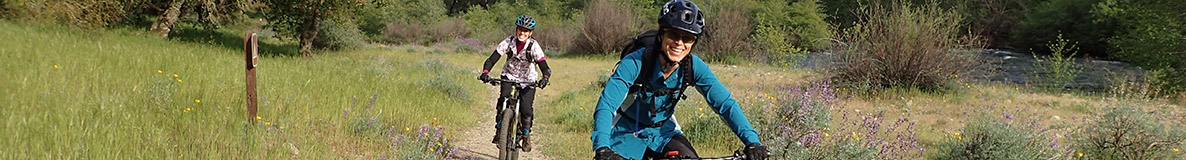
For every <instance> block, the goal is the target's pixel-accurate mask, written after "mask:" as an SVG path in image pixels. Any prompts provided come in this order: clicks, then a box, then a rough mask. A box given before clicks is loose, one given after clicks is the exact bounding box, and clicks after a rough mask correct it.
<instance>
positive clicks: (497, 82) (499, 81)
mask: <svg viewBox="0 0 1186 160" xmlns="http://www.w3.org/2000/svg"><path fill="white" fill-rule="evenodd" d="M502 82H510V83H515V84H522V85H527V86H531V87H535V88H542V87H541V86H540V85H539V84H537V83H536V82H515V81H511V80H508V79H502V78H492V79H489V80H483V81H482V83H489V84H490V85H496V86H497V85H500V84H502Z"/></svg>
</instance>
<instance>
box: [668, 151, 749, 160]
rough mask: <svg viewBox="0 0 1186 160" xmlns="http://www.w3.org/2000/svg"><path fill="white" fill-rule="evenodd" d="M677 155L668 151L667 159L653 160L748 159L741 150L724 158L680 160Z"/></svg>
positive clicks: (709, 158)
mask: <svg viewBox="0 0 1186 160" xmlns="http://www.w3.org/2000/svg"><path fill="white" fill-rule="evenodd" d="M678 154H679V152H678V151H670V152H668V153H667V157H664V158H657V159H655V160H746V159H749V158H747V157H746V156H745V153H742V152H741V150H737V151H733V155H729V156H724V157H707V158H706V157H697V158H682V157H676V156H675V155H678Z"/></svg>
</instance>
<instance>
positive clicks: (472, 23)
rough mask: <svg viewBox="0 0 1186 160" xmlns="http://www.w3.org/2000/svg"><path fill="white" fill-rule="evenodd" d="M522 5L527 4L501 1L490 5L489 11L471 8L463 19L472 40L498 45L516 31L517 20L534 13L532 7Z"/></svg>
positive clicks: (481, 8)
mask: <svg viewBox="0 0 1186 160" xmlns="http://www.w3.org/2000/svg"><path fill="white" fill-rule="evenodd" d="M521 5H526V4H525V3H515V4H510V3H508V2H505V1H500V2H498V3H494V4H492V5H490V7H489V9H486V8H483V7H470V10H469V12H466V13H465V15H462V16H461V17H462V18H463V19H465V26H466V28H465V29H466V30H468V31H469V33H470V37H471V38H475V39H478V41H480V42H482V43H498V41H499V40H502V39H503V38H506V37H507V36H509V35H511V32H512V31H513V30H514V29H515V18H518V17H519V15H531V13H533V12H534V11H531V10H530V9H529V8H530V7H527V6H521ZM533 17H535V16H533Z"/></svg>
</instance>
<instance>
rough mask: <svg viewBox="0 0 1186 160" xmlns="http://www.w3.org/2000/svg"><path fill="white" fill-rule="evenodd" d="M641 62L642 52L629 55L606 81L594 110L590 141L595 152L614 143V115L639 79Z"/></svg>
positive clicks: (619, 63)
mask: <svg viewBox="0 0 1186 160" xmlns="http://www.w3.org/2000/svg"><path fill="white" fill-rule="evenodd" d="M641 60H642V50H639V51H637V52H634V53H631V54H629V55H627V56H626V57H624V58H622V60H621V61H620V62H618V66H617V68H616V69H614V73H613V74H612V75H610V76H609V79H608V80H606V82H605V88H604V89H603V90H602V91H601V97H600V98H598V99H597V107H596V108H594V109H593V132H592V133H591V134H592V135H590V139H592V141H593V149H594V150H596V149H597V148H601V147H609V146H610V144H612V143H613V142H612V141H611V140H610V135H611V132H613V131H612V130H613V127H614V126H613V118H614V113H615V112H617V111H618V107H621V105H622V101H623V100H625V99H626V94H627V92H629V91H630V86H631V85H634V80H635V79H636V78H638V74H639V72H638V71H639V69H640V68H641V66H642V61H641Z"/></svg>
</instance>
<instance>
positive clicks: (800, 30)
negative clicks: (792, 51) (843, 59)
mask: <svg viewBox="0 0 1186 160" xmlns="http://www.w3.org/2000/svg"><path fill="white" fill-rule="evenodd" d="M787 12H788V14H789V18H790V19H788V24H789V25H790V31H791V34H792V35H793V37H792V38H791V42H793V43H794V44H795V46H799V47H801V48H808V49H812V50H821V49H824V46H823V45H822V43H821V42H831V41H826V40H825V39H828V38H830V37H831V36H832V26H831V25H830V24H828V22H826V21H824V19H825V18H827V17H828V15H827V14H824V13H823V5H822V4H821V3H820V0H799V1H796V2H795V3H792V4H791V6H790V8H789V9H788V10H787Z"/></svg>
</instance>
